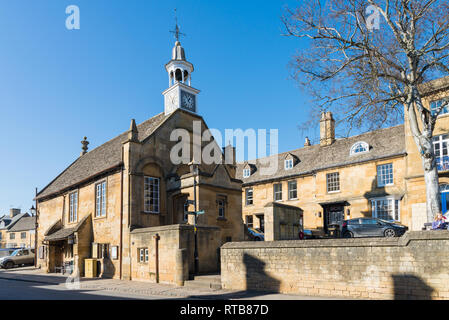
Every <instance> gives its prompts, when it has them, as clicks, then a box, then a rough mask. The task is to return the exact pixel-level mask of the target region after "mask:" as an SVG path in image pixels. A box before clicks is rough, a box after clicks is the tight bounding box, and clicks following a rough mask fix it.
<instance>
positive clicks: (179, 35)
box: [170, 8, 186, 41]
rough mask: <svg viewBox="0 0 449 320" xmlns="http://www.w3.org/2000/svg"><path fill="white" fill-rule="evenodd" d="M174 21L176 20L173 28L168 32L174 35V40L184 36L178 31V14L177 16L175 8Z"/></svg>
mask: <svg viewBox="0 0 449 320" xmlns="http://www.w3.org/2000/svg"><path fill="white" fill-rule="evenodd" d="M175 22H176V26H175V30H173V31H170V33H173V34H174V35H175V39H176V41H179V38H180V37H181V36H186V34H185V33H182V32H181V31H179V26H178V16H177V13H176V8H175Z"/></svg>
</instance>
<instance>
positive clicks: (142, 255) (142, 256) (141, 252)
mask: <svg viewBox="0 0 449 320" xmlns="http://www.w3.org/2000/svg"><path fill="white" fill-rule="evenodd" d="M148 261H149V250H148V248H138V249H137V262H138V263H148Z"/></svg>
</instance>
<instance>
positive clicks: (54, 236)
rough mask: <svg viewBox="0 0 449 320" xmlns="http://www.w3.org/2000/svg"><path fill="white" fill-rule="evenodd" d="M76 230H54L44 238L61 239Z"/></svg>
mask: <svg viewBox="0 0 449 320" xmlns="http://www.w3.org/2000/svg"><path fill="white" fill-rule="evenodd" d="M75 231H76V228H65V229H61V230H58V231H56V232H55V233H52V234H50V235H48V236H46V237H45V238H44V240H45V241H61V240H65V239H67V238H68V237H70V236H71V235H73V234H74V233H75Z"/></svg>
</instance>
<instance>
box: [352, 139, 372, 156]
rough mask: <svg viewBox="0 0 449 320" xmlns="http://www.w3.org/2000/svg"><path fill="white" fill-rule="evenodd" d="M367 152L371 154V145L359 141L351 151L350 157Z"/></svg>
mask: <svg viewBox="0 0 449 320" xmlns="http://www.w3.org/2000/svg"><path fill="white" fill-rule="evenodd" d="M365 152H369V145H368V143H366V142H364V141H359V142H357V143H355V144H354V145H353V146H352V147H351V151H350V153H349V154H350V155H351V156H353V155H356V154H360V153H365Z"/></svg>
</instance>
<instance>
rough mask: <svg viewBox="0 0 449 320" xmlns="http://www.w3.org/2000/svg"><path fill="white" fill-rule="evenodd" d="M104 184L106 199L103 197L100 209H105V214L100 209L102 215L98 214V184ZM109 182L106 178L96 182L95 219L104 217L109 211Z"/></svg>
mask: <svg viewBox="0 0 449 320" xmlns="http://www.w3.org/2000/svg"><path fill="white" fill-rule="evenodd" d="M103 184H104V197H103V198H104V201H103V198H101V200H100V201H101V207H100V210H101V211H104V214H101V211H100V215H98V186H100V185H101V186H102V185H103ZM107 199H108V182H107V179H104V180H102V181H99V182H97V183H96V184H95V219H104V218H106V217H107V212H108V210H107V209H108V208H107V206H108V201H107ZM103 209H104V210H103Z"/></svg>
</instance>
